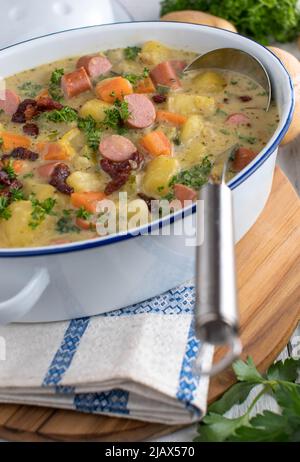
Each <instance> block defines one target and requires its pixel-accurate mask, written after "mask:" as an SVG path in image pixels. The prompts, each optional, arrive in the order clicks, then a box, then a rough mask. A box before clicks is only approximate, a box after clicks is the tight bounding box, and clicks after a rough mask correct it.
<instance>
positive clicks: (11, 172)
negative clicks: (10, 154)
mask: <svg viewBox="0 0 300 462" xmlns="http://www.w3.org/2000/svg"><path fill="white" fill-rule="evenodd" d="M2 170H3V171H4V172H6V173H7V174H8V176H9V178H10V179H11V180H14V179H15V178H16V176H17V175H16V172H15V170H14V166H13V162H12V160H10V161H9V162H8V163H7V164H6V165H4V166H3V167H2Z"/></svg>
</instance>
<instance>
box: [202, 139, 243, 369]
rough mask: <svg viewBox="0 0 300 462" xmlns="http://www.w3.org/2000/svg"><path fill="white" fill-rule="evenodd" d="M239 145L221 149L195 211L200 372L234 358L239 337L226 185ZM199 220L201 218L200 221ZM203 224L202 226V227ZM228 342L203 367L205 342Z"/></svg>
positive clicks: (218, 366) (233, 253)
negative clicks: (216, 177)
mask: <svg viewBox="0 0 300 462" xmlns="http://www.w3.org/2000/svg"><path fill="white" fill-rule="evenodd" d="M237 148H238V145H235V146H232V147H231V148H230V149H228V150H227V151H225V153H223V155H222V158H225V160H224V167H223V173H222V178H221V180H220V181H219V182H209V183H207V184H206V185H204V186H203V187H202V189H201V190H200V192H199V200H202V201H204V213H203V215H202V216H201V214H199V213H197V229H203V232H204V234H203V243H202V244H201V245H198V246H197V251H196V304H195V324H196V325H195V328H196V335H197V338H198V339H199V340H200V341H201V345H202V347H201V349H200V352H199V355H198V358H197V361H196V366H199V368H200V370H201V375H215V374H217V373H219V372H221V371H222V370H223V369H225V368H226V367H227V366H229V365H230V364H231V363H232V362H233V361H234V359H236V358H237V357H238V356H239V355H240V353H241V351H242V346H241V342H240V339H239V332H238V331H239V323H238V304H237V290H236V270H235V252H234V231H233V207H232V194H231V190H230V188H229V187H228V186H227V185H226V180H225V178H226V172H227V167H228V164H229V162H230V159H231V158H232V155H233V153H234V152H235V151H236V149H237ZM201 221H203V222H202V223H201ZM201 225H202V227H201ZM208 344H211V345H214V346H216V345H228V346H229V347H230V349H229V352H228V353H227V354H226V356H225V357H224V358H223V359H222V360H221V361H220V362H219V363H218V364H214V365H213V366H212V367H210V368H209V369H207V370H206V369H203V367H202V360H201V352H203V351H204V346H205V345H208Z"/></svg>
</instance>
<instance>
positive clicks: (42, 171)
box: [37, 162, 60, 180]
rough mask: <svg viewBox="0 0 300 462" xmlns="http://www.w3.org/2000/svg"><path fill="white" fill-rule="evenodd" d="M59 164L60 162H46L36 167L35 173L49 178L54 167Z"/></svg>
mask: <svg viewBox="0 0 300 462" xmlns="http://www.w3.org/2000/svg"><path fill="white" fill-rule="evenodd" d="M59 164H60V162H49V163H48V164H44V165H41V166H40V167H38V168H37V173H38V174H39V176H40V177H42V178H45V179H47V180H50V178H51V176H52V174H53V172H54V170H55V167H56V166H57V165H59Z"/></svg>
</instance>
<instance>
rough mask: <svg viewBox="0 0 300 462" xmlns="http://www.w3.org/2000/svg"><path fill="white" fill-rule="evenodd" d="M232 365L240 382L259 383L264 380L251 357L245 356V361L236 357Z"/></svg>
mask: <svg viewBox="0 0 300 462" xmlns="http://www.w3.org/2000/svg"><path fill="white" fill-rule="evenodd" d="M232 367H233V370H234V372H235V375H236V376H237V379H238V380H239V381H240V382H249V381H250V382H253V383H261V382H263V380H264V379H263V377H262V375H261V374H260V373H259V372H258V370H257V369H256V367H255V364H254V361H253V359H252V358H247V360H246V362H244V361H242V360H241V359H238V360H237V361H235V363H234V364H233V366H232Z"/></svg>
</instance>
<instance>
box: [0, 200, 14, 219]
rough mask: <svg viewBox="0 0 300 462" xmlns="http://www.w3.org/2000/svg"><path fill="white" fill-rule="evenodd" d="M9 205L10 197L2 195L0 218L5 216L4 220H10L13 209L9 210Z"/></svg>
mask: <svg viewBox="0 0 300 462" xmlns="http://www.w3.org/2000/svg"><path fill="white" fill-rule="evenodd" d="M8 206H9V200H8V198H7V197H3V196H0V218H3V220H9V219H10V217H11V211H10V210H9V208H8Z"/></svg>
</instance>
